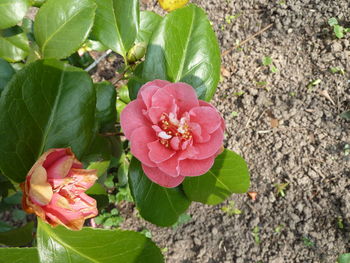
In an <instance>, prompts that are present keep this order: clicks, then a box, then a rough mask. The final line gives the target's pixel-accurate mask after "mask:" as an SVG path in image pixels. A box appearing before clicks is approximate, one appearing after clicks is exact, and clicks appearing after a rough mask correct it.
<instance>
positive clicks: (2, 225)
mask: <svg viewBox="0 0 350 263" xmlns="http://www.w3.org/2000/svg"><path fill="white" fill-rule="evenodd" d="M11 229H13V227H12V226H11V225H9V224H8V223H6V222H4V221H0V232H6V231H9V230H11Z"/></svg>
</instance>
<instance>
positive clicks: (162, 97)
mask: <svg viewBox="0 0 350 263" xmlns="http://www.w3.org/2000/svg"><path fill="white" fill-rule="evenodd" d="M176 110H177V106H176V104H175V99H174V97H173V96H172V95H171V94H169V93H168V92H166V91H165V90H163V89H159V90H157V92H155V93H154V95H153V97H152V106H151V107H150V108H149V109H148V112H147V115H148V116H149V119H150V120H151V121H152V123H153V124H157V123H158V122H159V121H160V117H161V116H162V114H163V113H167V114H169V113H170V112H172V113H174V114H175V113H176V112H175V111H176Z"/></svg>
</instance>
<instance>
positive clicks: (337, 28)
mask: <svg viewBox="0 0 350 263" xmlns="http://www.w3.org/2000/svg"><path fill="white" fill-rule="evenodd" d="M333 29H334V34H335V36H336V37H337V38H339V39H340V38H343V37H344V27H342V26H339V25H335V26H334V28H333Z"/></svg>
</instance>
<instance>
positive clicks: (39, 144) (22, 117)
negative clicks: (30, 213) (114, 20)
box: [0, 60, 96, 182]
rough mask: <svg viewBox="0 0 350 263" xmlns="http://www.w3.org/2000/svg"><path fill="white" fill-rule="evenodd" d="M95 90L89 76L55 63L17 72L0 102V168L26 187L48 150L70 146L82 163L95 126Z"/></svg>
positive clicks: (33, 64)
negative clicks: (37, 161)
mask: <svg viewBox="0 0 350 263" xmlns="http://www.w3.org/2000/svg"><path fill="white" fill-rule="evenodd" d="M95 97H96V95H95V90H94V89H93V85H92V82H91V78H90V77H89V75H88V74H87V73H86V72H84V71H83V70H80V69H77V68H74V67H72V66H69V65H67V64H64V63H62V62H59V61H55V60H39V61H36V62H34V63H32V64H30V65H28V66H27V67H25V68H24V69H23V70H21V71H19V72H18V73H17V74H16V75H15V76H14V77H13V78H12V80H11V82H10V83H9V84H8V85H7V86H6V88H5V90H4V91H3V93H2V96H1V98H0V112H1V115H0V127H6V129H1V130H0V137H1V140H2V143H1V144H0V169H1V170H2V172H3V173H4V175H5V176H7V177H9V178H10V179H12V180H14V181H16V182H22V181H23V180H24V179H25V176H26V174H27V172H28V171H29V169H30V168H31V167H32V165H33V164H34V162H35V161H36V160H37V159H38V157H39V156H40V155H41V154H42V153H43V152H44V151H47V150H48V149H50V148H60V147H71V148H72V150H73V152H74V153H75V154H76V155H77V157H78V159H79V158H80V157H81V156H82V155H83V153H84V152H85V151H86V150H87V148H88V147H89V145H90V141H91V140H92V138H93V135H94V127H95V105H96V98H95Z"/></svg>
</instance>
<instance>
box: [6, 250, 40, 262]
mask: <svg viewBox="0 0 350 263" xmlns="http://www.w3.org/2000/svg"><path fill="white" fill-rule="evenodd" d="M9 262H11V263H29V262H30V263H40V261H39V256H38V250H37V248H35V247H31V248H0V263H9Z"/></svg>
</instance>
